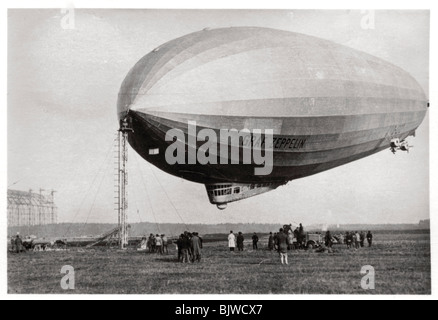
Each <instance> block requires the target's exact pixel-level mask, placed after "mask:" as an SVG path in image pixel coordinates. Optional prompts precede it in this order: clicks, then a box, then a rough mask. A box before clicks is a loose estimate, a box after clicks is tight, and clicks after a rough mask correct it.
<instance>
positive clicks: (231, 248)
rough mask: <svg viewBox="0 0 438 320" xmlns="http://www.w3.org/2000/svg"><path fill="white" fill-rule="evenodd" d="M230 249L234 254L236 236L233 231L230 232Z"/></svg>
mask: <svg viewBox="0 0 438 320" xmlns="http://www.w3.org/2000/svg"><path fill="white" fill-rule="evenodd" d="M228 247H229V248H230V252H234V249H235V248H236V236H235V235H234V233H233V231H230V235H229V236H228Z"/></svg>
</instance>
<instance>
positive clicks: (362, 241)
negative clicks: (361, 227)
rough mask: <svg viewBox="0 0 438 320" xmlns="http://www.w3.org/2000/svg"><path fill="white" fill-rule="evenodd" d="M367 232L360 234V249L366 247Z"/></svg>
mask: <svg viewBox="0 0 438 320" xmlns="http://www.w3.org/2000/svg"><path fill="white" fill-rule="evenodd" d="M365 237H366V236H365V232H363V231H362V232H361V233H360V247H361V248H363V247H365Z"/></svg>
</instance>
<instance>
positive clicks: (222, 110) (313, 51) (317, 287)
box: [2, 3, 433, 317]
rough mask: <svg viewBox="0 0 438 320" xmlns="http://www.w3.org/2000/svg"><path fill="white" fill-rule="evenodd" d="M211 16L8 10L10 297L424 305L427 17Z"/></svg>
mask: <svg viewBox="0 0 438 320" xmlns="http://www.w3.org/2000/svg"><path fill="white" fill-rule="evenodd" d="M145 6H147V4H145ZM201 8H202V7H200V8H199V9H170V8H168V9H164V8H163V9H159V8H156V9H152V8H151V9H147V8H100V9H99V8H95V9H92V8H80V7H76V6H75V5H74V4H70V5H66V3H64V4H62V5H61V3H60V6H59V8H8V9H7V22H6V23H5V24H7V40H6V51H7V75H6V76H7V97H6V99H7V106H6V108H5V107H4V109H5V112H4V116H5V117H6V119H7V128H6V129H5V131H6V134H7V138H6V140H7V141H6V143H7V145H6V146H5V154H6V156H5V157H6V161H7V163H6V168H5V171H6V176H5V177H4V179H3V180H5V184H6V186H7V188H5V194H4V195H3V197H4V199H5V201H6V202H5V206H4V214H3V215H4V216H7V227H6V226H5V227H4V228H3V229H4V232H5V234H4V237H3V239H2V240H3V241H4V242H6V243H7V244H6V245H5V251H7V253H5V254H6V255H5V258H6V260H5V262H4V264H5V267H6V268H7V289H6V290H7V294H8V295H9V296H11V295H12V296H18V297H19V296H21V295H56V296H65V295H141V296H144V297H146V298H147V297H148V296H168V295H171V296H174V297H178V296H179V295H190V296H197V297H199V296H217V295H218V296H219V297H221V296H223V297H226V296H228V295H235V296H241V297H245V296H247V295H255V296H262V297H266V296H268V297H272V296H274V297H276V296H279V297H280V296H286V295H287V296H292V299H293V296H297V295H299V296H301V295H305V296H308V295H310V296H313V295H333V296H337V295H351V296H383V295H394V296H408V295H409V296H430V295H432V258H431V256H432V242H433V241H432V239H431V228H432V225H431V202H430V198H431V190H430V184H431V175H430V156H431V154H430V151H431V149H430V147H429V137H430V134H429V131H430V127H431V124H432V122H431V121H430V110H431V109H432V108H433V104H432V103H431V101H430V93H429V87H430V86H429V81H430V80H429V79H430V74H429V71H430V58H432V56H431V55H430V38H431V11H430V10H425V9H418V10H400V9H386V10H381V9H375V10H372V9H368V10H357V9H354V10H347V9H342V10H340V9H336V10H326V9H306V10H304V9H293V8H287V9H286V8H283V9H262V8H260V9H249V8H247V9H201ZM2 178H3V177H2ZM6 199H7V200H6ZM219 299H220V298H219ZM195 311H196V312H200V313H199V314H197V315H202V316H205V317H207V313H210V314H209V316H214V313H216V315H219V313H220V315H224V314H225V313H227V314H228V315H230V314H231V315H234V314H235V313H236V314H239V312H243V314H245V311H244V309H242V310H240V309H239V310H237V309H236V310H234V309H233V308H231V309H226V310H225V309H224V310H222V309H221V310H220V309H219V307H218V309H217V310H212V309H210V310H208V308H207V309H205V310H202V309H199V310H197V309H196V310H194V309H190V308H188V307H187V308H186V309H185V308H184V306H181V308H176V310H175V313H174V314H175V315H191V314H194V312H195ZM252 311H253V312H254V314H255V312H256V311H255V309H254V308H253V310H252ZM260 312H261V311H260Z"/></svg>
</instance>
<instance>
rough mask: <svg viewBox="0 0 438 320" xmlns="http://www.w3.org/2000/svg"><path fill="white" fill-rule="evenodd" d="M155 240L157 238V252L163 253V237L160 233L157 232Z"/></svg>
mask: <svg viewBox="0 0 438 320" xmlns="http://www.w3.org/2000/svg"><path fill="white" fill-rule="evenodd" d="M155 240H156V247H157V253H158V254H163V239H161V237H160V235H159V234H157V235H156V236H155Z"/></svg>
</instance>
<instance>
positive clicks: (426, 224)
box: [420, 219, 430, 229]
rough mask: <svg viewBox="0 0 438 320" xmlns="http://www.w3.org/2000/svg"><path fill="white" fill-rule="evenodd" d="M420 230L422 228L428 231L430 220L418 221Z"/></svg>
mask: <svg viewBox="0 0 438 320" xmlns="http://www.w3.org/2000/svg"><path fill="white" fill-rule="evenodd" d="M420 228H422V229H430V219H428V220H421V221H420Z"/></svg>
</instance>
